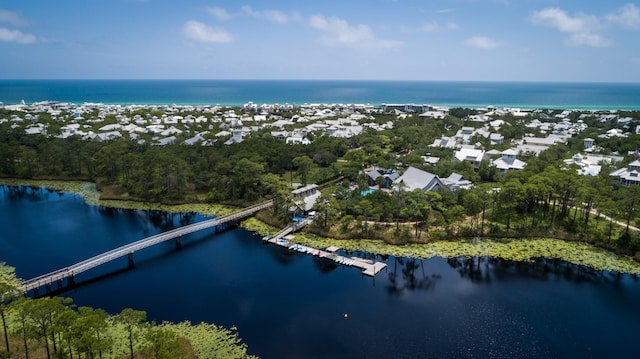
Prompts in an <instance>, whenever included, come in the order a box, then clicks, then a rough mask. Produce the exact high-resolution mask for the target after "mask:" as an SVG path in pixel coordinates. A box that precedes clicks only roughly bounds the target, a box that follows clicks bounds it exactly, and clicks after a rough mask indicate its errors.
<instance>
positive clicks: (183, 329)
mask: <svg viewBox="0 0 640 359" xmlns="http://www.w3.org/2000/svg"><path fill="white" fill-rule="evenodd" d="M161 326H162V327H165V328H167V329H170V330H173V331H175V332H176V333H178V335H179V336H183V337H185V338H187V339H188V340H189V341H190V342H191V346H192V347H193V351H194V352H195V354H196V355H197V356H198V358H255V357H254V356H250V355H247V345H246V344H244V343H242V341H241V339H240V337H239V336H238V333H237V332H236V331H235V328H231V329H226V328H223V327H219V326H216V325H214V324H208V323H200V324H192V323H191V322H188V321H187V322H182V323H178V324H173V323H162V325H161Z"/></svg>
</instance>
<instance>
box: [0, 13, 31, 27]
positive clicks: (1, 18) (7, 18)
mask: <svg viewBox="0 0 640 359" xmlns="http://www.w3.org/2000/svg"><path fill="white" fill-rule="evenodd" d="M0 24H9V25H13V26H27V25H29V22H28V21H27V20H25V19H23V18H22V16H20V14H18V13H15V12H13V11H9V10H4V9H0Z"/></svg>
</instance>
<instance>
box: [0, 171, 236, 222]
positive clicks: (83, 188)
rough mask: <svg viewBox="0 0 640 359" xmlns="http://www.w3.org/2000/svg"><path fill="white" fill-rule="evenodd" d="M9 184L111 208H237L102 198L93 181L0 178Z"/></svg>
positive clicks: (208, 211)
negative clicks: (55, 193) (64, 194)
mask: <svg viewBox="0 0 640 359" xmlns="http://www.w3.org/2000/svg"><path fill="white" fill-rule="evenodd" d="M3 184H4V185H8V186H32V187H40V188H43V189H50V190H54V191H59V192H66V193H74V194H77V195H79V196H81V197H82V198H83V199H84V201H85V202H86V203H87V204H89V205H92V206H104V207H110V208H122V209H140V210H156V211H164V212H173V213H186V212H197V213H201V214H204V215H211V216H213V215H217V216H221V215H226V214H229V213H233V212H235V211H236V210H237V209H236V208H233V207H229V206H223V205H217V204H208V203H190V204H176V205H169V204H162V203H154V202H138V201H124V200H101V199H100V192H98V190H97V189H96V185H95V184H94V183H91V182H80V181H46V180H23V179H20V180H15V179H6V178H0V185H3Z"/></svg>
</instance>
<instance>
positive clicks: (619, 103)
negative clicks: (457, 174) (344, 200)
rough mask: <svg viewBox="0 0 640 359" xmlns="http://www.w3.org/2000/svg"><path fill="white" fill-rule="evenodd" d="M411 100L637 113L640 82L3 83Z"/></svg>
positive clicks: (173, 97)
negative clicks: (632, 111) (630, 111)
mask: <svg viewBox="0 0 640 359" xmlns="http://www.w3.org/2000/svg"><path fill="white" fill-rule="evenodd" d="M23 100H24V101H25V102H26V103H27V104H30V103H33V102H39V101H59V102H72V103H77V104H81V103H83V102H95V103H105V104H121V105H129V104H152V105H172V104H178V105H227V106H241V105H243V104H245V103H247V102H250V101H251V102H254V103H256V104H258V105H260V104H263V103H268V104H274V103H279V104H285V103H288V104H294V105H302V104H313V103H323V104H369V105H373V106H376V107H377V106H379V105H380V104H397V103H414V104H430V105H435V106H449V107H467V108H477V107H486V106H496V107H498V108H502V107H517V108H522V109H573V110H640V83H555V82H554V83H552V82H451V81H448V82H442V81H333V80H332V81H320V80H0V102H3V103H4V104H5V105H10V104H18V103H20V102H21V101H23Z"/></svg>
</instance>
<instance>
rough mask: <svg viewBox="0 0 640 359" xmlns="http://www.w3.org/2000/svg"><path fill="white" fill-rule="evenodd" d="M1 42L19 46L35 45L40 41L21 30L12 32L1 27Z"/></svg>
mask: <svg viewBox="0 0 640 359" xmlns="http://www.w3.org/2000/svg"><path fill="white" fill-rule="evenodd" d="M0 41H2V42H15V43H18V44H33V43H34V42H37V41H38V38H36V37H35V36H34V35H31V34H25V33H24V32H22V31H20V30H11V29H7V28H4V27H0Z"/></svg>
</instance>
